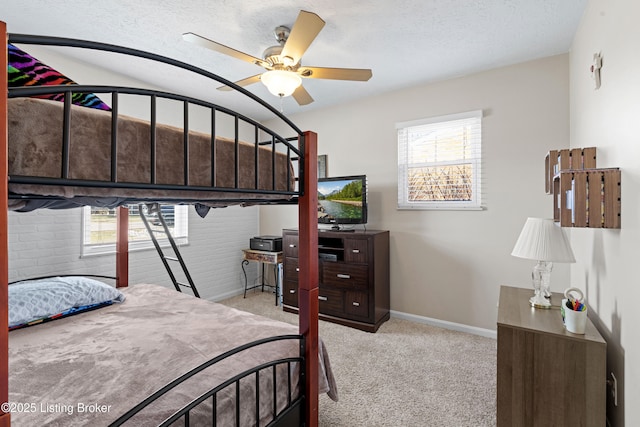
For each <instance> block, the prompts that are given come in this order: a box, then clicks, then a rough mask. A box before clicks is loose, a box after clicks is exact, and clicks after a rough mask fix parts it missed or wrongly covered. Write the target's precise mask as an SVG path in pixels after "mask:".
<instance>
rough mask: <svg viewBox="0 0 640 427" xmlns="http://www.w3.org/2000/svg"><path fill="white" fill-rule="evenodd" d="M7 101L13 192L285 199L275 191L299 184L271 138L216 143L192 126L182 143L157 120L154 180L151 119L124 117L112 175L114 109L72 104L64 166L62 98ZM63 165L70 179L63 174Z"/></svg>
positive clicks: (15, 203) (15, 205) (178, 132)
mask: <svg viewBox="0 0 640 427" xmlns="http://www.w3.org/2000/svg"><path fill="white" fill-rule="evenodd" d="M8 101H9V102H8V127H9V132H8V133H9V176H10V179H9V192H10V194H13V195H23V196H25V197H24V198H28V196H31V195H36V196H54V197H61V198H65V199H72V198H77V197H92V198H119V199H130V200H135V201H140V200H155V201H163V200H183V201H185V202H187V203H188V202H193V203H196V202H198V203H203V204H205V205H210V206H221V205H223V206H226V205H230V204H238V203H240V202H239V201H238V200H243V201H251V200H252V199H255V200H257V201H264V200H271V199H273V200H283V199H288V198H291V195H284V196H283V194H277V192H280V193H287V192H289V193H291V192H293V191H294V189H295V177H294V172H293V167H292V164H291V162H290V155H288V154H287V153H286V152H281V151H278V150H276V151H275V155H272V148H271V147H272V146H271V144H268V145H261V146H259V148H256V144H254V143H247V142H242V141H239V142H238V143H237V146H236V141H234V140H231V139H227V138H222V137H216V138H215V142H212V141H211V139H212V138H211V136H210V135H208V134H204V133H200V132H195V131H190V132H189V137H188V144H187V146H188V148H187V149H185V133H184V131H183V130H182V129H180V128H176V127H172V126H168V125H163V124H157V125H156V151H155V181H153V179H152V146H151V145H152V144H151V129H152V127H151V125H150V123H149V122H147V121H144V120H140V119H136V118H133V117H127V116H123V115H119V116H118V121H117V155H116V162H115V170H116V173H117V178H116V179H113V180H112V176H111V174H112V173H111V170H112V154H111V152H112V143H111V139H112V138H111V128H112V117H111V113H110V112H108V111H102V110H97V109H92V108H85V107H79V106H75V105H74V106H71V115H70V131H69V140H70V143H69V148H68V151H69V153H70V155H69V160H68V167H66V166H65V161H64V155H63V152H64V147H63V142H62V141H63V129H64V114H63V112H64V104H63V103H61V102H57V101H51V100H44V99H36V98H11V99H9V100H8ZM212 146H215V151H214V153H213V155H212ZM185 152H187V153H188V156H187V159H186V160H185ZM256 153H258V155H257V158H258V160H257V162H256ZM212 159H214V160H212ZM212 165H213V171H214V173H212ZM65 167H66V168H67V170H68V172H67V176H66V177H64V176H63V175H62V174H63V172H62V171H63V169H64V168H65ZM185 168H187V169H188V172H187V173H186V174H185ZM274 169H275V172H273V171H274ZM256 171H257V175H258V176H257V177H256ZM236 174H237V185H236ZM19 176H20V177H37V178H51V179H54V180H56V179H57V180H62V179H69V180H78V181H76V182H77V184H76V183H71V184H69V182H68V181H67V182H64V183H63V182H62V181H58V182H57V183H54V184H53V185H50V184H45V185H43V184H41V183H34V184H32V183H16V179H14V180H13V182H12V177H19ZM187 178H188V181H186V180H187ZM114 181H115V184H114ZM185 186H188V187H185ZM154 187H155V188H154ZM185 188H187V189H185ZM239 192H240V193H239ZM207 201H210V202H211V203H207ZM23 203H24V202H23V201H21V200H19V199H16V200H10V203H9V206H10V208H12V209H19V208H20V207H21V206H22V205H23Z"/></svg>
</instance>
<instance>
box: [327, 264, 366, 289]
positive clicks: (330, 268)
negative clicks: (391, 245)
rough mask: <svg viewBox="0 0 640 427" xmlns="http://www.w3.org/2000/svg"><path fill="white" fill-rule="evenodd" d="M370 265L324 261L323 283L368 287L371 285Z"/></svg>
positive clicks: (349, 286)
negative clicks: (369, 277)
mask: <svg viewBox="0 0 640 427" xmlns="http://www.w3.org/2000/svg"><path fill="white" fill-rule="evenodd" d="M368 268H369V267H368V266H366V265H353V264H344V263H341V262H323V263H322V273H321V274H322V275H321V283H323V284H326V285H330V286H343V287H348V288H361V289H367V288H368V287H369V279H368V273H367V272H368Z"/></svg>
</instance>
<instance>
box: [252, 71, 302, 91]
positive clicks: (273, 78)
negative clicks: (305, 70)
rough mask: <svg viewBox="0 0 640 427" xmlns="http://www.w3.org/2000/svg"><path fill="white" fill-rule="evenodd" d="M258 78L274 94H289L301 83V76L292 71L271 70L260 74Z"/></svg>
mask: <svg viewBox="0 0 640 427" xmlns="http://www.w3.org/2000/svg"><path fill="white" fill-rule="evenodd" d="M260 80H261V81H262V83H264V85H265V86H266V87H267V89H269V92H271V93H272V94H274V95H275V96H283V97H284V96H290V95H291V94H292V93H293V92H294V91H295V90H296V89H297V88H298V86H300V85H301V84H302V78H301V77H300V76H299V75H298V74H296V73H294V72H292V71H284V70H271V71H267V72H265V73H263V74H262V76H261V77H260Z"/></svg>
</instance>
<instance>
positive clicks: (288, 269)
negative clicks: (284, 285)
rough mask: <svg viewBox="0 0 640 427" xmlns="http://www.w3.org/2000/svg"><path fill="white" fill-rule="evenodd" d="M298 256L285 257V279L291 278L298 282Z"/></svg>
mask: <svg viewBox="0 0 640 427" xmlns="http://www.w3.org/2000/svg"><path fill="white" fill-rule="evenodd" d="M299 271H300V270H299V268H298V258H289V257H286V258H285V259H284V279H285V280H291V281H294V282H296V283H298V272H299Z"/></svg>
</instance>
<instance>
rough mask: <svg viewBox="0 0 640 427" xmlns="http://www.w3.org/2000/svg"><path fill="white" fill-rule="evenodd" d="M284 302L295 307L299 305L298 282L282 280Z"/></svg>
mask: <svg viewBox="0 0 640 427" xmlns="http://www.w3.org/2000/svg"><path fill="white" fill-rule="evenodd" d="M282 302H283V303H284V304H286V305H290V306H293V307H297V306H298V283H297V282H292V281H290V280H285V281H284V282H282Z"/></svg>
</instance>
